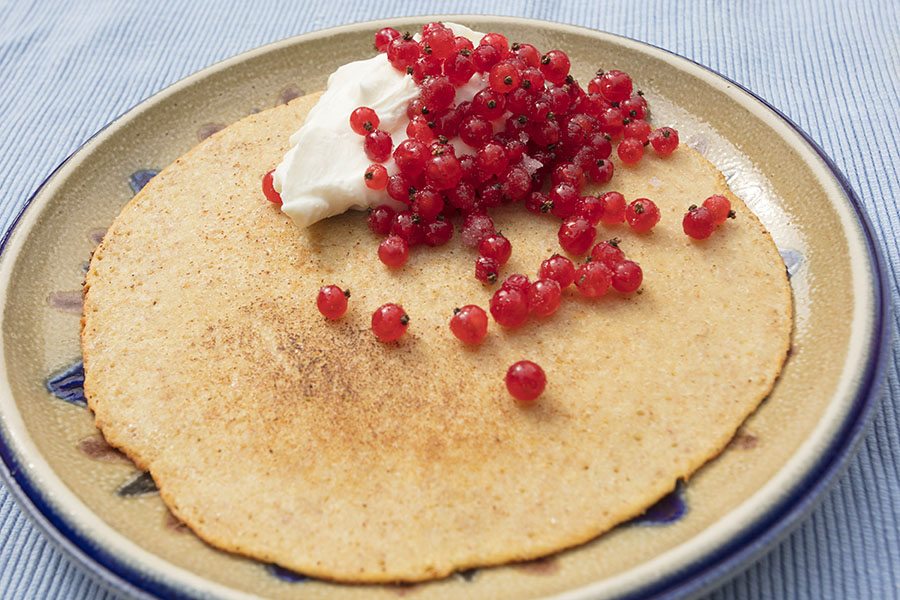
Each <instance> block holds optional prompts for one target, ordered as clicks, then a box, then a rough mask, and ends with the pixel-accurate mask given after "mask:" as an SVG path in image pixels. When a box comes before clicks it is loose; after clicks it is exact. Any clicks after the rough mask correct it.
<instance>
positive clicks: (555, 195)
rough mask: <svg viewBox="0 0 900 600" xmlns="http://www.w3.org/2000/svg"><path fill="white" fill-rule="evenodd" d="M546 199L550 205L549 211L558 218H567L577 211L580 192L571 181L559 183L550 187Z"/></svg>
mask: <svg viewBox="0 0 900 600" xmlns="http://www.w3.org/2000/svg"><path fill="white" fill-rule="evenodd" d="M547 199H548V200H549V201H550V203H551V206H552V208H551V209H550V212H551V213H553V215H555V216H557V217H559V218H560V219H567V218H569V217H571V216H573V215H574V214H575V213H576V212H577V210H578V201H579V200H580V199H581V194H579V193H578V189H577V188H576V187H575V186H574V185H572V184H571V183H560V184H558V185H555V186H553V187H552V188H551V189H550V193H549V194H548V195H547Z"/></svg>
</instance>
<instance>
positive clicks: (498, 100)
mask: <svg viewBox="0 0 900 600" xmlns="http://www.w3.org/2000/svg"><path fill="white" fill-rule="evenodd" d="M505 110H506V96H504V95H503V94H498V93H497V92H495V91H494V90H492V89H491V88H484V89H483V90H481V91H480V92H478V93H477V94H475V96H474V97H473V98H472V113H473V114H476V115H478V116H480V117H484V118H485V119H487V120H488V121H494V120H496V119H499V118H500V117H501V116H503V112H504V111H505Z"/></svg>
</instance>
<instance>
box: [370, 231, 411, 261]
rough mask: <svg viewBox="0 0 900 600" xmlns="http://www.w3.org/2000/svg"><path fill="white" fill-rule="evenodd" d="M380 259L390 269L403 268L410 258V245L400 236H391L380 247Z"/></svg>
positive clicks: (382, 241)
mask: <svg viewBox="0 0 900 600" xmlns="http://www.w3.org/2000/svg"><path fill="white" fill-rule="evenodd" d="M378 258H379V259H381V262H383V263H384V264H385V265H387V266H389V267H399V266H402V265H403V264H404V263H405V262H406V260H407V259H408V258H409V244H407V243H406V240H404V239H403V238H402V237H400V236H399V235H389V236H387V237H386V238H384V239H383V240H381V243H380V244H379V245H378Z"/></svg>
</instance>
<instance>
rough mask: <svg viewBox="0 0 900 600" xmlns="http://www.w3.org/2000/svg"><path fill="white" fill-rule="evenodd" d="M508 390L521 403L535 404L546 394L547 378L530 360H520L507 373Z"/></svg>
mask: <svg viewBox="0 0 900 600" xmlns="http://www.w3.org/2000/svg"><path fill="white" fill-rule="evenodd" d="M505 381H506V389H507V390H509V393H510V394H511V395H512V397H513V398H515V399H516V400H518V401H519V402H533V401H534V400H535V399H537V397H538V396H540V395H541V394H542V393H544V388H546V387H547V376H546V375H545V374H544V370H543V369H542V368H541V367H539V366H538V365H537V364H536V363H533V362H531V361H530V360H520V361H519V362H517V363H515V364H514V365H512V366H511V367H510V368H509V369H508V370H507V371H506V378H505Z"/></svg>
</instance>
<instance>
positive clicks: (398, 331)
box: [372, 303, 409, 342]
mask: <svg viewBox="0 0 900 600" xmlns="http://www.w3.org/2000/svg"><path fill="white" fill-rule="evenodd" d="M408 327H409V316H408V315H407V314H406V311H404V310H403V307H402V306H400V305H399V304H394V303H388V304H383V305H381V306H380V307H378V310H376V311H375V312H374V313H373V314H372V333H374V334H375V337H376V338H378V339H379V340H380V341H382V342H393V341H394V340H397V339H400V337H401V336H402V335H403V334H404V333H406V329H407V328H408Z"/></svg>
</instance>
